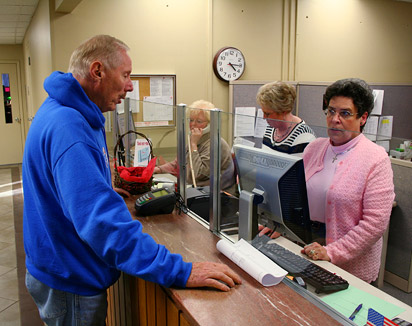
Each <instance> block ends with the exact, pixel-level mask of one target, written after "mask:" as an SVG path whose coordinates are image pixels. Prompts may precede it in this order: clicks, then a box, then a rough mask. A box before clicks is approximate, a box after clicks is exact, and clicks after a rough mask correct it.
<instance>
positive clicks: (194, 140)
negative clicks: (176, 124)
mask: <svg viewBox="0 0 412 326" xmlns="http://www.w3.org/2000/svg"><path fill="white" fill-rule="evenodd" d="M202 135H203V129H202V128H193V129H191V130H190V145H191V148H192V151H193V150H195V149H196V150H197V144H198V143H199V140H200V138H201V137H202Z"/></svg>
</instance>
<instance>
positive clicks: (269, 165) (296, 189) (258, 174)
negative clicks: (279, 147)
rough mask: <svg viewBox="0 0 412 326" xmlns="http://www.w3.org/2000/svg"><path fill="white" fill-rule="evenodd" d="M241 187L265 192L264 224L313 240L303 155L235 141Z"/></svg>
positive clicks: (261, 219)
mask: <svg viewBox="0 0 412 326" xmlns="http://www.w3.org/2000/svg"><path fill="white" fill-rule="evenodd" d="M233 148H234V152H235V158H236V160H235V161H236V166H237V172H238V175H239V183H240V189H241V191H245V190H246V191H248V192H250V193H253V194H258V195H261V196H263V202H262V203H260V204H258V205H257V214H258V220H259V223H260V224H263V225H266V226H268V227H270V228H273V227H276V228H277V231H278V232H280V233H283V234H285V235H286V236H288V237H289V238H291V239H293V240H295V241H298V242H300V243H310V242H311V241H312V231H311V223H310V214H309V205H308V198H307V192H306V181H305V170H304V166H303V160H302V158H301V157H298V156H294V155H290V154H285V153H281V152H277V151H269V150H264V149H260V148H255V147H249V146H244V145H234V147H233Z"/></svg>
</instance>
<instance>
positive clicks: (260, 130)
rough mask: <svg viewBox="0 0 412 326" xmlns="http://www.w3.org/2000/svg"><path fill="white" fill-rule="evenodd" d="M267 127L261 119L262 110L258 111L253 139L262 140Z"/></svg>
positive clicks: (265, 122)
mask: <svg viewBox="0 0 412 326" xmlns="http://www.w3.org/2000/svg"><path fill="white" fill-rule="evenodd" d="M267 126H268V123H267V121H266V120H265V119H263V111H262V109H258V111H257V116H256V125H255V137H256V138H263V136H264V135H265V131H266V128H267Z"/></svg>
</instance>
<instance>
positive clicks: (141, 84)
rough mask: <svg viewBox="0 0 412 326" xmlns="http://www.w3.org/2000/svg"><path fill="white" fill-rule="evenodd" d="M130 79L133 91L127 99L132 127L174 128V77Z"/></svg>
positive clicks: (138, 77)
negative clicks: (128, 100) (128, 99)
mask: <svg viewBox="0 0 412 326" xmlns="http://www.w3.org/2000/svg"><path fill="white" fill-rule="evenodd" d="M130 79H131V80H132V82H133V88H134V90H133V92H131V93H128V95H127V97H129V98H130V107H131V111H132V118H133V123H134V126H135V127H138V128H145V127H151V128H153V127H172V126H175V125H176V110H175V109H174V108H175V107H176V75H131V76H130ZM165 118H166V119H165Z"/></svg>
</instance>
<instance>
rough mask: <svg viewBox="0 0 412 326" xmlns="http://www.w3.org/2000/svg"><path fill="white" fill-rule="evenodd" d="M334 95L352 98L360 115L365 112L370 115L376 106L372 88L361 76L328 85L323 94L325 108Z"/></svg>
mask: <svg viewBox="0 0 412 326" xmlns="http://www.w3.org/2000/svg"><path fill="white" fill-rule="evenodd" d="M334 96H344V97H348V98H351V99H352V101H353V104H354V105H355V107H356V109H357V110H358V116H359V117H361V116H362V115H363V114H364V113H365V112H368V117H369V114H370V113H371V111H372V109H373V106H374V97H373V93H372V89H371V88H370V87H369V85H368V84H367V83H366V82H365V81H364V80H362V79H359V78H346V79H340V80H338V81H336V82H334V83H333V84H332V85H330V86H328V88H326V91H325V94H324V95H323V109H326V108H327V107H328V105H329V102H330V100H331V98H332V97H334ZM362 129H363V126H361V131H362Z"/></svg>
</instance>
